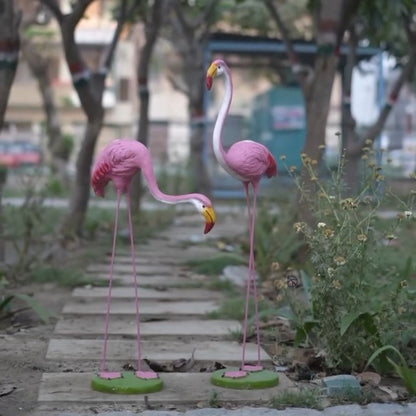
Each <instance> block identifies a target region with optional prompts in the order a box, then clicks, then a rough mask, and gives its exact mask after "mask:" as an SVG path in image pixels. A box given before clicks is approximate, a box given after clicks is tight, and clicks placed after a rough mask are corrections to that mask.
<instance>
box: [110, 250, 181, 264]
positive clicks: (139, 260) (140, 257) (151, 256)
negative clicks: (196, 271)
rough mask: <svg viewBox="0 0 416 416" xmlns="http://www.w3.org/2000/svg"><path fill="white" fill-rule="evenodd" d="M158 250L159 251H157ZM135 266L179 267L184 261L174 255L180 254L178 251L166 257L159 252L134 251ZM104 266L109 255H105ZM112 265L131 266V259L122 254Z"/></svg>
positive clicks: (126, 254) (127, 254)
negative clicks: (159, 265)
mask: <svg viewBox="0 0 416 416" xmlns="http://www.w3.org/2000/svg"><path fill="white" fill-rule="evenodd" d="M158 250H160V249H158ZM136 252H137V253H136V264H138V265H148V266H149V265H155V264H156V265H157V264H163V265H167V264H168V265H172V266H175V265H180V264H182V263H183V262H184V261H186V260H183V259H182V258H180V257H178V256H177V255H176V254H178V255H179V254H180V251H179V250H178V252H177V253H169V255H166V254H165V253H163V256H162V255H161V253H160V251H158V252H157V253H153V252H151V251H150V250H148V249H146V250H143V251H142V250H140V249H139V250H136ZM103 261H104V263H105V264H110V261H111V257H110V253H108V254H107V256H106V257H105V258H104V259H103ZM114 264H131V257H130V253H127V252H126V253H124V252H123V253H122V254H120V255H116V256H115V258H114Z"/></svg>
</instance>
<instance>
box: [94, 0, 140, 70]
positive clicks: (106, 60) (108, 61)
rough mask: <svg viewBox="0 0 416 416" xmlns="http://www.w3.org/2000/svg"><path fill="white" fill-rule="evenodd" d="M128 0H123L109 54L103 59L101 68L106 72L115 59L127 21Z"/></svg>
mask: <svg viewBox="0 0 416 416" xmlns="http://www.w3.org/2000/svg"><path fill="white" fill-rule="evenodd" d="M127 1H128V0H122V3H121V7H120V12H119V16H118V19H117V26H116V30H115V31H114V34H113V39H112V40H111V44H110V47H109V49H108V52H107V55H106V56H105V58H104V60H103V64H102V66H101V68H100V70H103V71H104V72H105V73H106V72H108V70H109V69H110V66H111V63H112V61H113V57H114V53H115V50H116V47H117V43H118V41H119V38H120V33H121V31H122V29H123V25H124V22H125V21H126V16H127V13H126V12H127ZM134 4H135V5H137V4H138V3H136V2H135V3H134Z"/></svg>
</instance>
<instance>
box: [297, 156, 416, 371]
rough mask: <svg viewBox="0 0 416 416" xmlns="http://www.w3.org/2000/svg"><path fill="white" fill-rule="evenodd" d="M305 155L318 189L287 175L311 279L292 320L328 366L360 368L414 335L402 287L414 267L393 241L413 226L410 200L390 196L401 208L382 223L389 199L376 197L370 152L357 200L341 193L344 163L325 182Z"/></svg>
mask: <svg viewBox="0 0 416 416" xmlns="http://www.w3.org/2000/svg"><path fill="white" fill-rule="evenodd" d="M302 157H303V164H304V169H305V172H306V174H307V175H308V176H309V179H310V180H312V182H313V183H315V187H316V192H315V193H313V194H311V193H306V192H304V189H303V183H302V177H300V176H298V175H296V174H294V173H293V172H292V175H293V179H294V181H295V184H296V185H297V187H298V189H299V192H300V193H301V196H302V198H304V201H307V203H308V206H309V208H310V212H311V215H312V219H311V221H310V222H309V223H306V222H297V223H295V224H294V229H295V230H296V231H297V232H298V233H299V234H300V235H301V236H303V237H304V239H305V241H306V243H307V245H308V250H309V261H310V264H311V266H310V267H311V271H312V277H311V287H310V290H309V291H308V294H307V297H308V300H309V302H308V303H307V304H306V305H305V307H304V308H303V310H300V311H299V310H297V311H296V309H295V313H294V315H295V316H296V314H298V315H300V316H301V319H299V317H298V329H303V330H304V335H305V337H306V335H308V338H309V340H310V339H314V340H315V344H316V346H317V347H318V348H323V349H324V350H325V352H326V354H327V359H328V361H329V364H330V365H332V366H334V367H338V368H340V369H343V370H350V369H356V370H359V369H362V368H363V367H364V365H365V362H366V360H367V357H368V356H369V355H370V354H371V352H372V351H374V350H375V349H377V348H379V347H381V346H382V345H384V344H386V343H394V344H395V345H396V346H397V347H400V348H401V349H402V351H403V352H404V351H406V350H407V349H410V348H408V345H410V342H411V340H412V337H413V339H414V334H415V333H416V326H415V321H414V312H413V311H414V310H416V299H415V296H414V294H413V291H412V290H411V289H410V288H408V285H407V282H408V278H409V275H410V273H413V272H414V269H413V268H412V264H411V261H410V260H408V257H407V256H406V257H403V255H398V252H399V250H403V248H402V247H400V246H396V245H395V244H394V243H395V242H396V241H400V239H399V238H398V236H399V233H400V232H401V231H404V229H405V228H407V229H409V228H411V229H413V230H414V229H415V218H414V216H413V213H412V207H413V206H414V195H413V194H411V195H410V196H409V200H408V201H407V203H405V202H403V201H401V200H398V199H397V198H396V197H394V196H393V195H391V197H392V201H393V202H394V203H395V204H396V207H397V205H399V210H397V211H396V212H397V215H396V217H395V218H394V219H390V220H388V221H386V220H381V219H380V218H379V216H378V213H379V212H380V210H381V209H382V208H383V203H384V201H385V199H387V197H388V196H389V194H388V192H387V191H385V193H384V195H381V193H380V184H381V183H383V177H382V175H381V173H380V169H379V168H378V166H377V165H376V164H375V163H374V161H373V160H372V152H371V150H370V149H365V152H364V155H363V158H364V160H365V161H366V167H365V169H366V171H365V172H366V175H365V177H364V180H363V182H362V188H361V190H360V191H359V192H358V193H357V195H348V194H346V190H345V187H344V183H343V178H342V176H343V159H342V158H341V160H340V164H339V166H338V169H336V170H335V171H333V172H330V176H329V178H328V179H318V173H317V170H316V167H315V166H316V164H315V163H314V161H312V160H311V159H310V158H308V157H307V156H306V155H302ZM390 204H391V202H390V203H389V206H390V207H391V206H392V205H390ZM403 263H404V264H403ZM291 306H292V305H291ZM296 312H297V313H296ZM412 315H413V318H412ZM306 322H307V323H308V325H307V326H305V323H306ZM412 334H413V335H412ZM299 336H300V338H299V339H298V341H299V340H301V339H302V337H301V335H300V334H299ZM409 354H410V351H409Z"/></svg>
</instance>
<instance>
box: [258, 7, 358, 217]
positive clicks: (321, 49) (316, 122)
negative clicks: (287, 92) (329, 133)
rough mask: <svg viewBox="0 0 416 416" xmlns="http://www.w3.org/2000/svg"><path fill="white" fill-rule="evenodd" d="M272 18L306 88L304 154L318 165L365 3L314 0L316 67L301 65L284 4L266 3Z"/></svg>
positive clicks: (304, 209)
mask: <svg viewBox="0 0 416 416" xmlns="http://www.w3.org/2000/svg"><path fill="white" fill-rule="evenodd" d="M263 1H264V4H265V6H266V7H267V9H268V10H269V12H270V16H271V18H272V19H273V20H274V22H275V24H276V26H277V27H278V29H279V31H280V35H281V37H282V39H283V41H284V42H285V45H286V48H287V53H288V57H289V60H290V62H291V67H292V71H293V73H294V74H295V75H296V79H297V81H298V83H299V85H300V88H301V89H302V92H303V96H304V101H305V110H306V125H307V128H306V138H305V145H304V149H303V151H304V153H305V154H306V155H307V156H308V157H309V158H311V159H312V160H316V161H317V162H318V163H319V162H320V161H321V158H322V150H321V149H322V146H324V145H325V134H326V125H327V119H328V113H329V104H330V98H331V93H332V86H333V83H334V78H335V74H336V71H337V67H338V63H339V48H340V45H341V41H342V40H343V38H344V34H345V31H346V29H347V28H348V26H349V25H350V22H351V19H352V18H353V16H354V15H355V14H356V13H357V9H358V6H359V5H360V2H361V0H320V1H316V0H310V1H309V4H308V7H309V12H310V16H311V19H312V21H313V23H314V24H313V27H314V39H315V42H316V46H317V53H316V56H315V60H314V64H313V67H309V66H305V65H301V64H300V59H299V58H298V56H297V54H296V52H295V50H294V48H293V41H292V38H291V36H290V32H289V30H288V29H287V27H286V24H285V22H284V21H283V19H282V18H281V15H280V12H279V8H280V3H281V1H275V0H263ZM301 175H302V178H301V180H302V183H303V187H304V190H305V192H309V193H313V192H315V186H314V182H312V181H311V180H310V178H309V176H308V175H307V172H306V170H305V169H303V170H302V173H301ZM302 201H304V200H303V199H300V201H299V216H300V218H301V219H302V220H304V221H307V222H311V221H312V218H311V213H310V211H309V207H308V206H307V204H306V203H303V202H302Z"/></svg>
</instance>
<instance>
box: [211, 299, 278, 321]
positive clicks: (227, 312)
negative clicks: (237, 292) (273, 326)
mask: <svg viewBox="0 0 416 416" xmlns="http://www.w3.org/2000/svg"><path fill="white" fill-rule="evenodd" d="M244 306H245V299H244V298H242V297H238V296H232V297H228V298H227V299H225V300H224V302H223V303H222V305H221V306H220V307H219V308H218V309H217V310H215V311H212V312H209V313H208V314H207V317H208V318H209V319H235V320H237V321H241V320H243V319H244ZM258 312H259V317H260V318H261V317H263V316H269V315H270V314H274V313H275V310H274V308H272V307H271V306H270V304H269V303H268V302H267V301H264V300H262V301H260V302H258ZM248 314H249V316H254V302H252V301H250V303H249V313H248Z"/></svg>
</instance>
